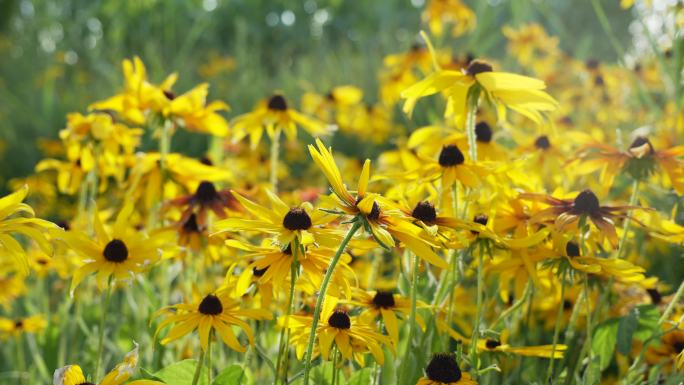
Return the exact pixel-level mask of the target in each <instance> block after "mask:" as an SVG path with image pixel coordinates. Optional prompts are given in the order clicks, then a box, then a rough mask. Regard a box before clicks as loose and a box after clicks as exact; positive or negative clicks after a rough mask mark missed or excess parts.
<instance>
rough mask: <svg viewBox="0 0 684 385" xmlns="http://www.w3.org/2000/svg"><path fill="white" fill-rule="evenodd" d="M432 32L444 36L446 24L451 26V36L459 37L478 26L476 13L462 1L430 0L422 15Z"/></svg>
mask: <svg viewBox="0 0 684 385" xmlns="http://www.w3.org/2000/svg"><path fill="white" fill-rule="evenodd" d="M422 18H423V20H425V21H427V23H428V26H429V27H430V32H432V33H433V34H434V35H435V36H442V34H444V26H445V24H451V25H452V26H451V36H453V37H458V36H461V35H463V34H465V33H466V32H469V31H472V30H474V29H475V27H476V26H477V18H476V16H475V12H473V10H472V9H470V8H469V7H468V6H467V5H466V4H464V3H463V1H461V0H430V2H428V4H427V6H426V7H425V10H424V11H423V14H422Z"/></svg>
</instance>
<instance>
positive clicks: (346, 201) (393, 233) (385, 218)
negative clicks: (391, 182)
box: [309, 139, 449, 269]
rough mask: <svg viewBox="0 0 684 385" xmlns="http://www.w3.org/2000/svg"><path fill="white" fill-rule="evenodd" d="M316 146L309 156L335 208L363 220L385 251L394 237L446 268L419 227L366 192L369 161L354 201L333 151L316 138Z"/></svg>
mask: <svg viewBox="0 0 684 385" xmlns="http://www.w3.org/2000/svg"><path fill="white" fill-rule="evenodd" d="M316 146H317V147H314V146H312V145H309V153H311V157H312V158H313V160H314V162H315V163H316V164H317V165H318V167H319V168H320V169H321V171H323V174H325V176H326V178H327V179H328V182H329V183H330V186H331V187H332V190H333V192H334V193H335V196H336V199H337V204H336V206H337V208H339V209H340V210H342V212H343V213H345V214H348V215H353V216H356V217H357V218H362V219H361V220H363V222H364V226H365V227H366V230H367V231H368V232H369V233H371V234H372V235H373V237H374V238H375V240H376V241H377V242H378V243H379V244H380V245H381V246H383V247H385V248H390V247H394V246H395V242H394V238H396V239H398V240H399V241H400V242H402V243H403V244H404V245H405V246H406V247H407V248H409V249H410V250H411V251H412V252H414V253H415V254H416V255H418V256H419V257H420V258H422V259H424V260H426V261H427V262H429V263H431V264H433V265H435V266H438V267H440V268H444V269H446V268H448V267H449V265H448V264H447V263H446V261H444V259H442V258H441V257H440V256H438V255H437V254H436V253H435V252H434V251H433V250H432V246H434V245H433V244H431V243H430V242H429V241H428V240H427V239H425V238H424V237H423V230H422V229H421V228H418V227H417V226H414V225H413V224H412V223H410V222H409V220H408V219H407V218H404V217H403V216H402V215H401V213H400V212H399V210H394V211H395V212H393V210H391V205H390V204H388V202H386V201H385V200H384V198H382V197H381V196H380V195H378V194H373V193H368V182H369V180H370V160H369V159H366V161H365V163H364V164H363V169H362V170H361V176H360V177H359V183H358V187H357V190H356V198H354V196H353V195H352V193H351V192H350V191H349V190H347V186H346V185H345V184H344V182H342V175H341V174H340V170H339V169H338V168H337V165H336V164H335V159H334V158H333V156H332V149H327V148H326V147H325V145H324V144H323V142H321V141H320V140H319V139H316ZM383 201H384V202H385V203H383ZM380 204H382V205H383V207H381V206H380ZM385 207H387V208H390V210H384V208H385Z"/></svg>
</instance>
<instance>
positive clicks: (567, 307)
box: [563, 299, 574, 310]
mask: <svg viewBox="0 0 684 385" xmlns="http://www.w3.org/2000/svg"><path fill="white" fill-rule="evenodd" d="M573 306H574V304H573V303H572V301H570V300H567V299H564V300H563V310H570V309H572V307H573Z"/></svg>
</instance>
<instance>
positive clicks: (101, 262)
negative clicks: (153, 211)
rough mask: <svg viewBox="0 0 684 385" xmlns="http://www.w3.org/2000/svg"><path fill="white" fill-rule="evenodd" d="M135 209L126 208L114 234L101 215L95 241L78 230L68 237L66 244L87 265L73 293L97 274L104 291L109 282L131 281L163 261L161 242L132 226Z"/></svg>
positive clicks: (81, 269) (73, 283)
mask: <svg viewBox="0 0 684 385" xmlns="http://www.w3.org/2000/svg"><path fill="white" fill-rule="evenodd" d="M132 213H133V205H132V204H127V205H126V206H124V207H123V208H122V209H121V211H120V212H119V215H118V216H117V217H116V222H115V223H114V225H113V226H112V229H111V231H107V230H106V229H105V226H104V225H103V224H102V222H101V221H100V218H99V216H98V215H97V213H96V214H95V218H94V228H95V237H90V236H89V235H88V234H86V233H84V232H80V231H76V230H71V231H67V232H65V233H64V240H65V241H66V243H67V244H68V245H69V246H70V247H71V248H72V249H73V250H74V251H76V253H78V254H79V256H80V257H81V258H82V259H83V261H84V262H85V263H84V264H83V265H82V266H81V267H79V268H78V269H77V270H76V271H75V272H74V274H73V277H72V278H71V289H70V291H71V293H72V295H73V292H74V290H75V289H76V287H77V286H78V285H79V283H81V281H82V280H83V279H84V278H85V277H86V276H88V275H90V274H92V273H97V279H96V281H97V287H98V288H99V289H100V290H103V289H105V288H106V287H107V285H108V282H109V279H110V277H111V279H113V282H112V283H114V282H117V281H126V280H130V279H131V278H132V277H133V275H135V274H139V273H142V272H143V271H145V270H146V269H148V268H149V267H150V266H151V265H152V264H153V263H155V262H156V261H158V260H159V258H160V257H161V250H160V248H159V246H160V245H159V244H158V243H159V242H157V240H156V239H154V238H149V237H147V236H145V234H144V233H142V232H140V231H139V230H138V229H135V228H133V227H132V226H130V224H129V222H128V220H129V218H130V217H131V214H132Z"/></svg>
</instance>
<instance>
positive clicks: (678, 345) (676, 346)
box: [672, 341, 684, 354]
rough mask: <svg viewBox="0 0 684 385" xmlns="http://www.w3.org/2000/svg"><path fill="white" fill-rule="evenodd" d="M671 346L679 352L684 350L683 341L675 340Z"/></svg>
mask: <svg viewBox="0 0 684 385" xmlns="http://www.w3.org/2000/svg"><path fill="white" fill-rule="evenodd" d="M672 347H673V348H674V351H675V352H676V353H677V354H679V353H681V352H682V350H684V341H677V342H675V343H674V345H672Z"/></svg>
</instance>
